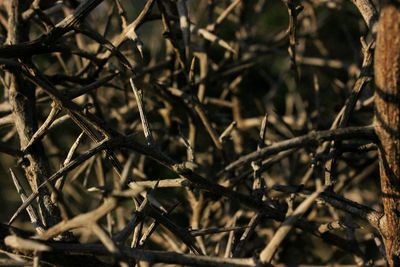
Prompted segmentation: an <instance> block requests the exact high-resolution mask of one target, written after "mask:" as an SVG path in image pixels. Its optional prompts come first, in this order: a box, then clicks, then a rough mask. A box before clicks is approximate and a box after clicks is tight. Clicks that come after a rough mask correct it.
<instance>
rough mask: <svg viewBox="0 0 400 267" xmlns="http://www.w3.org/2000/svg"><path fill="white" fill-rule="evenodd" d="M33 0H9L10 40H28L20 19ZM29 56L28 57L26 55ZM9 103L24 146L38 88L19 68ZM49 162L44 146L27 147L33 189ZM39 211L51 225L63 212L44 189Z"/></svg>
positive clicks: (25, 165) (27, 171) (33, 128)
mask: <svg viewBox="0 0 400 267" xmlns="http://www.w3.org/2000/svg"><path fill="white" fill-rule="evenodd" d="M30 2H31V1H24V0H10V1H9V3H8V6H7V11H8V35H7V43H8V44H17V43H20V42H24V41H28V31H29V27H28V25H26V23H24V22H23V21H22V19H21V13H22V11H23V9H24V8H25V7H26V6H27V7H29V3H30ZM26 60H29V59H26ZM8 79H9V103H10V106H11V109H12V113H13V116H14V123H15V127H16V129H17V132H18V137H19V141H20V146H21V148H22V149H23V148H25V147H26V145H28V143H29V140H30V139H31V138H32V136H33V134H34V133H35V131H36V130H37V120H36V117H35V90H34V87H33V86H32V85H31V84H29V83H27V82H26V81H25V80H24V79H23V78H22V76H21V75H20V74H19V73H18V72H14V73H9V75H8ZM48 166H49V164H48V161H47V158H46V155H45V153H44V149H43V146H42V145H41V143H40V142H37V143H36V144H35V145H33V146H32V147H31V148H29V151H27V153H26V155H25V156H24V159H23V161H22V167H23V169H24V171H25V175H26V177H27V179H28V182H29V185H30V186H31V189H32V191H37V188H38V185H40V184H41V183H42V182H43V181H44V178H46V177H47V176H48V174H49V167H48ZM38 204H39V211H40V215H41V217H42V221H43V225H44V226H45V227H50V226H52V225H54V224H56V223H57V222H58V221H60V215H59V214H60V213H59V211H58V209H57V207H56V205H55V204H54V203H52V202H51V199H50V194H49V191H48V190H41V192H40V195H39V198H38Z"/></svg>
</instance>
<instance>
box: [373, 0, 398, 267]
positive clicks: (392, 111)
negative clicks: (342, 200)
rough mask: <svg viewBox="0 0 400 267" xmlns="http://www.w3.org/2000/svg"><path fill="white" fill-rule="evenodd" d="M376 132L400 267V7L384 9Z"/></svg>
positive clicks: (392, 245)
mask: <svg viewBox="0 0 400 267" xmlns="http://www.w3.org/2000/svg"><path fill="white" fill-rule="evenodd" d="M375 82H376V96H375V104H376V110H375V118H376V123H375V131H376V133H377V135H378V137H379V140H380V156H379V157H380V158H379V163H380V177H381V187H382V197H383V205H384V209H385V215H386V222H387V231H386V233H383V238H384V239H385V240H384V241H385V248H386V256H387V260H388V263H389V265H390V266H400V217H399V216H400V97H399V96H400V8H399V6H398V4H397V5H395V4H393V3H388V4H386V5H384V6H383V8H382V11H381V16H380V19H379V25H378V32H377V41H376V49H375Z"/></svg>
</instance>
